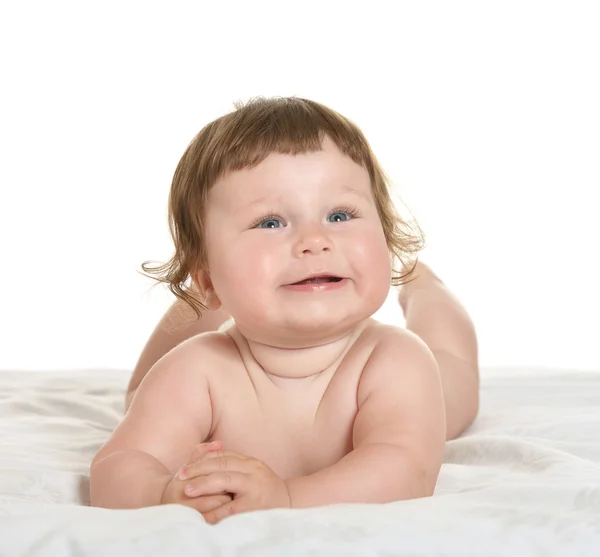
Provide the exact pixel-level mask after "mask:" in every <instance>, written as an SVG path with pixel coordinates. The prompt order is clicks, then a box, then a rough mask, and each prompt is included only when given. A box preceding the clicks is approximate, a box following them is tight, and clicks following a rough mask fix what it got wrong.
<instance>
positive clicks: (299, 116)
mask: <svg viewBox="0 0 600 557" xmlns="http://www.w3.org/2000/svg"><path fill="white" fill-rule="evenodd" d="M169 218H170V225H171V234H172V237H173V240H174V244H175V254H174V256H173V257H172V258H171V259H170V260H169V262H168V263H166V264H165V265H161V266H159V267H156V268H154V269H151V270H149V269H150V267H149V266H148V265H144V266H143V268H144V270H145V271H146V272H151V274H152V275H153V276H155V277H156V278H157V280H159V281H160V282H163V283H166V284H168V285H169V288H170V289H171V291H172V292H173V293H174V294H175V295H176V296H177V298H178V301H177V303H176V305H175V306H173V308H171V310H170V311H169V312H168V314H167V315H166V316H165V318H163V320H162V321H161V323H159V326H158V327H157V329H156V331H155V332H154V333H153V336H152V337H151V338H150V340H149V342H148V345H147V346H146V348H145V350H144V352H143V354H142V356H141V357H140V362H138V366H137V368H136V370H135V372H134V375H133V377H132V380H131V384H130V389H129V393H128V397H127V401H126V406H127V407H128V408H127V410H126V414H125V416H124V418H123V420H122V422H121V423H120V424H119V425H118V426H117V428H116V429H115V431H114V432H113V434H112V435H111V437H110V439H109V440H108V441H107V442H106V443H105V445H104V446H103V447H102V448H101V449H100V451H99V452H98V454H97V455H96V456H95V458H94V460H93V462H92V465H91V470H90V495H91V504H92V505H94V506H100V507H107V508H137V507H143V506H150V505H159V504H169V503H176V504H183V505H187V506H189V507H192V508H194V509H196V510H198V511H199V512H200V513H201V514H202V515H203V517H204V519H205V520H206V521H207V522H209V523H216V522H218V521H220V520H221V519H223V518H225V517H227V516H230V515H232V514H237V513H242V512H247V511H253V510H259V509H269V508H277V507H284V508H285V507H293V508H296V507H312V506H317V505H326V504H332V503H342V502H371V503H385V502H390V501H397V500H402V499H410V498H416V497H427V496H431V495H432V494H433V492H434V488H435V485H436V481H437V477H438V474H439V470H440V467H441V464H442V458H443V452H444V445H445V441H446V440H447V439H452V438H454V437H456V436H457V435H459V434H460V433H461V432H462V431H464V429H465V428H466V427H468V426H469V425H470V424H471V423H472V422H473V420H474V419H475V417H476V415H477V411H478V401H479V396H478V392H479V373H478V365H477V342H476V336H475V331H474V328H473V324H472V322H471V320H470V319H469V317H468V315H467V313H466V311H465V310H464V308H463V307H462V305H461V304H460V303H459V301H458V300H457V299H456V298H455V297H454V296H453V295H452V294H451V293H450V292H449V290H448V289H447V288H446V287H445V285H444V284H443V283H442V282H441V281H440V280H439V279H438V278H437V277H436V276H435V275H434V274H433V272H432V271H431V270H430V269H429V268H428V267H427V266H426V265H424V264H422V263H419V262H418V263H415V261H417V257H416V255H417V253H418V251H419V250H420V249H421V248H422V245H423V242H422V237H421V235H420V234H419V233H418V227H417V226H414V227H412V228H411V227H409V226H408V224H407V223H406V222H404V221H403V220H402V218H401V217H400V216H399V215H398V214H397V213H396V211H395V208H394V204H393V202H392V200H391V197H390V193H389V190H388V185H387V182H386V179H385V176H384V174H383V172H382V170H381V168H380V166H379V164H378V162H377V160H376V158H375V156H374V155H373V153H372V151H371V149H370V147H369V145H368V143H367V141H366V139H365V138H364V136H363V134H362V133H361V131H360V130H359V129H358V128H357V127H356V126H355V125H354V124H353V123H352V122H350V121H349V120H347V119H346V118H344V117H343V116H341V115H340V114H338V113H337V112H335V111H333V110H331V109H329V108H327V107H325V106H323V105H321V104H318V103H315V102H313V101H309V100H305V99H300V98H273V99H255V100H253V101H250V102H249V103H247V104H245V105H240V106H238V107H237V109H236V110H235V111H234V112H232V113H230V114H227V115H225V116H223V117H221V118H219V119H217V120H215V121H214V122H211V123H210V124H208V125H207V126H206V127H205V128H204V129H202V130H201V131H200V133H199V134H198V135H197V136H196V137H195V139H194V140H193V141H192V143H191V144H190V146H189V147H188V149H187V150H186V152H185V153H184V155H183V157H182V158H181V161H180V162H179V165H178V167H177V169H176V171H175V175H174V178H173V183H172V187H171V192H170V199H169ZM416 231H417V232H416ZM390 285H394V286H398V285H403V286H402V289H401V291H400V295H399V301H400V305H401V306H402V309H403V311H404V317H405V320H406V328H402V327H394V326H389V325H384V324H382V323H379V322H377V321H376V320H374V319H372V317H371V316H372V315H373V314H374V313H375V312H376V311H377V310H378V309H379V308H380V307H381V306H382V304H383V303H384V301H385V300H386V297H387V295H388V292H389V289H390ZM184 307H188V308H193V310H194V311H195V314H196V315H195V316H194V317H190V316H189V312H188V315H185V312H184V311H181V309H182V308H184ZM200 316H201V318H200V319H198V318H197V317H200ZM229 317H231V318H232V319H233V321H232V322H231V323H230V324H226V325H225V326H224V327H221V328H220V329H219V326H220V325H222V324H223V322H225V321H226V319H228V318H229ZM174 322H176V325H177V327H178V328H179V330H178V331H177V332H176V333H175V334H172V333H170V332H169V331H168V329H169V328H170V329H171V330H172V329H173V326H172V325H173V323H174ZM169 323H170V324H171V325H169ZM217 329H219V330H217ZM199 333H203V334H199ZM148 370H149V371H148ZM146 372H147V373H146Z"/></svg>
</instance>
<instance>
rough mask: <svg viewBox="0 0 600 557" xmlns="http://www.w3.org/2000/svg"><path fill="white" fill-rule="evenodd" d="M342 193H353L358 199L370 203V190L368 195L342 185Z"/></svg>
mask: <svg viewBox="0 0 600 557" xmlns="http://www.w3.org/2000/svg"><path fill="white" fill-rule="evenodd" d="M342 191H345V192H347V193H354V194H356V195H359V196H360V197H363V198H364V199H366V200H367V201H371V191H370V190H369V192H368V193H365V192H364V191H363V190H359V189H356V188H353V187H352V186H348V185H344V186H342Z"/></svg>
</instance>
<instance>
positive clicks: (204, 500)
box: [185, 495, 231, 513]
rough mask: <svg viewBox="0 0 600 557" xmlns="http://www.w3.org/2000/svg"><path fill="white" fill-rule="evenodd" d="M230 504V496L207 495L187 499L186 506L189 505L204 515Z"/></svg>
mask: <svg viewBox="0 0 600 557" xmlns="http://www.w3.org/2000/svg"><path fill="white" fill-rule="evenodd" d="M229 502H231V495H209V496H207V497H196V498H189V499H187V502H186V503H185V504H186V505H191V506H193V507H194V509H196V510H197V511H198V512H199V513H206V512H209V511H212V510H214V509H217V508H218V507H221V506H222V505H226V504H227V503H229Z"/></svg>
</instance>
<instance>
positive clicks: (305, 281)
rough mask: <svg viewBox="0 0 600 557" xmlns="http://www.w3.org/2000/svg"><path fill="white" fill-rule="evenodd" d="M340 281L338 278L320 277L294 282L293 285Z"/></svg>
mask: <svg viewBox="0 0 600 557" xmlns="http://www.w3.org/2000/svg"><path fill="white" fill-rule="evenodd" d="M341 280H342V279H341V278H340V277H331V276H322V277H312V278H308V279H304V280H301V281H300V282H295V283H294V284H320V283H323V282H340V281H341Z"/></svg>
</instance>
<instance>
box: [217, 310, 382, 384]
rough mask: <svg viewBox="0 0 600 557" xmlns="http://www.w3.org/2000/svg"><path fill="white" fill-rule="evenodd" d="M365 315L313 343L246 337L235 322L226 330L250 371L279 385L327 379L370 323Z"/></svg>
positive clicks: (308, 382)
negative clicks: (276, 342)
mask: <svg viewBox="0 0 600 557" xmlns="http://www.w3.org/2000/svg"><path fill="white" fill-rule="evenodd" d="M370 321H371V320H370V319H367V320H365V321H363V322H361V323H360V324H357V325H356V326H355V327H353V328H352V329H351V330H349V331H347V332H346V333H345V334H343V335H341V336H339V337H338V338H335V339H331V340H329V341H328V342H326V343H324V344H320V345H315V346H306V347H301V348H280V347H278V346H272V345H269V344H265V343H260V342H255V341H253V340H251V339H248V338H246V337H245V336H244V335H243V334H242V333H241V332H240V331H239V329H238V328H237V327H236V326H233V327H231V329H229V330H228V331H227V332H228V334H229V335H230V336H231V337H232V338H233V340H234V341H235V343H236V344H237V345H238V348H239V349H240V354H241V356H242V359H243V360H244V364H245V365H246V368H247V369H248V372H249V373H251V374H252V373H262V374H264V375H266V376H267V377H268V378H269V379H270V380H271V381H272V382H273V384H274V385H276V386H278V387H282V388H288V387H290V388H291V387H296V386H299V385H300V384H302V385H305V384H306V385H308V384H311V383H313V382H315V381H317V382H318V381H320V380H321V379H324V380H326V381H327V382H328V381H329V379H330V378H331V376H332V375H333V374H334V373H335V371H336V369H337V367H338V366H339V364H340V362H341V361H342V360H343V358H344V356H345V355H346V354H347V353H348V351H349V350H350V349H351V348H352V346H353V344H354V342H355V341H356V339H357V338H358V337H359V336H360V334H361V332H362V331H363V330H364V329H365V327H366V326H367V325H368V324H369V322H370Z"/></svg>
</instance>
